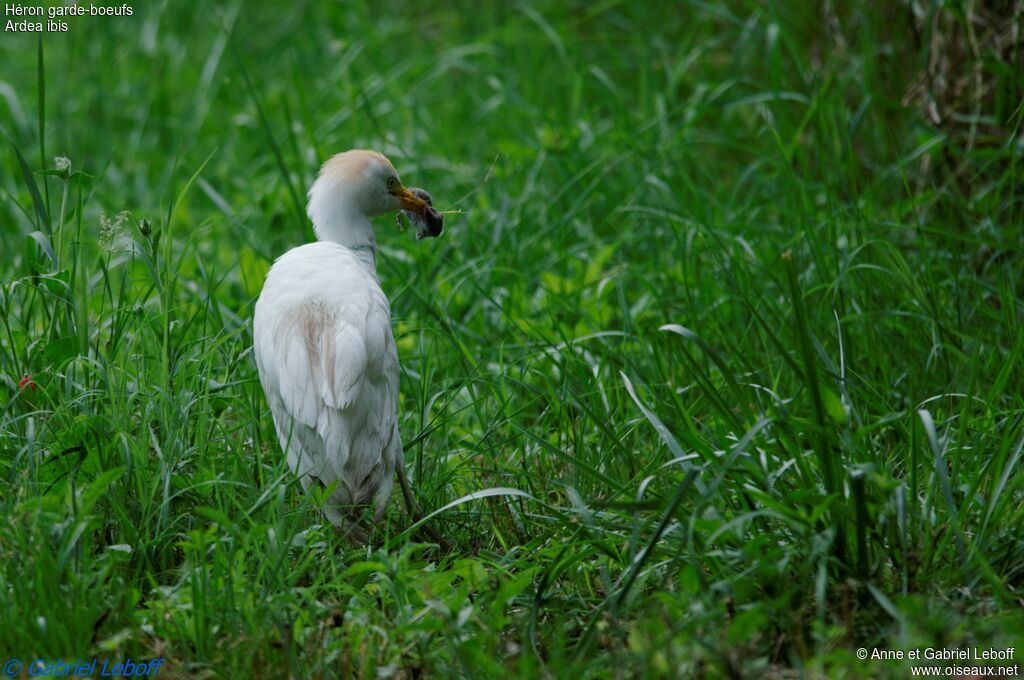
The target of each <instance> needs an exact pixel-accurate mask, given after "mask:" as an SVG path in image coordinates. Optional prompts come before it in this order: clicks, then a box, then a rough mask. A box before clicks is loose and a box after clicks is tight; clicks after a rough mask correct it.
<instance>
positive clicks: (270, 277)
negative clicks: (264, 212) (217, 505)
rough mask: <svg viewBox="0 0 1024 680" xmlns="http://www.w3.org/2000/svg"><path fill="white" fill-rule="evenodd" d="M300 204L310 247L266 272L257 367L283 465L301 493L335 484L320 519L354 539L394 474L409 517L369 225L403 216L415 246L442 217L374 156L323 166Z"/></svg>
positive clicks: (394, 375) (386, 312)
mask: <svg viewBox="0 0 1024 680" xmlns="http://www.w3.org/2000/svg"><path fill="white" fill-rule="evenodd" d="M308 196H309V204H308V206H307V209H306V210H307V212H308V214H309V218H310V220H312V222H313V229H314V231H315V232H316V236H317V239H318V242H317V243H309V244H306V245H303V246H299V247H297V248H293V249H292V250H289V251H288V252H287V253H285V254H284V255H282V256H281V257H280V258H278V259H277V261H276V262H275V263H274V265H273V267H271V269H270V271H269V272H268V273H267V278H266V282H265V283H264V284H263V291H262V292H261V293H260V297H259V300H257V301H256V311H255V317H254V319H253V340H254V342H253V345H254V351H255V354H256V366H257V368H258V370H259V375H260V382H261V383H262V384H263V391H264V392H265V393H266V395H267V402H268V403H269V405H270V412H271V413H272V414H273V417H274V425H275V427H276V428H277V436H278V440H279V441H280V443H281V448H282V449H283V450H284V451H285V453H286V456H287V461H288V466H289V467H290V468H291V470H292V471H293V472H294V473H295V474H296V475H297V476H298V478H299V480H300V481H301V483H302V487H303V489H306V490H308V489H309V488H310V486H312V485H319V486H324V487H330V486H331V485H335V484H336V486H335V487H334V489H333V491H332V492H331V495H330V497H329V498H328V500H327V503H326V507H325V514H326V515H327V518H328V519H329V520H330V521H331V522H332V523H333V524H335V525H337V526H340V527H345V528H346V529H347V530H348V531H349V532H350V533H351V534H352V535H353V536H355V537H356V538H357V540H364V539H363V536H362V530H361V529H360V528H359V527H358V524H357V523H356V522H355V517H356V514H357V513H358V511H359V509H360V508H362V507H366V506H372V507H373V509H374V521H376V520H378V519H379V518H380V516H381V515H382V514H383V512H384V508H385V507H386V505H387V502H388V498H389V496H390V495H391V487H392V484H393V481H394V475H395V471H396V469H397V471H398V473H399V475H400V479H401V481H402V484H403V491H405V493H406V502H407V504H410V508H409V510H410V512H413V509H412V505H411V503H412V500H411V495H410V494H409V492H408V485H407V482H406V481H405V476H404V467H403V463H404V458H403V454H402V439H401V435H400V434H399V432H398V372H399V368H398V353H397V350H396V348H395V340H394V336H393V335H392V333H391V308H390V305H389V304H388V299H387V296H386V295H385V294H384V291H383V290H381V287H380V280H379V279H378V277H377V263H376V257H377V241H376V239H375V237H374V233H373V227H372V226H371V224H370V217H373V216H375V215H380V214H383V213H387V212H396V211H399V210H405V211H408V212H407V214H409V215H410V217H411V218H412V220H413V221H414V222H416V223H417V224H418V226H419V229H418V232H417V236H418V237H419V238H422V237H423V236H437V235H438V234H440V232H441V227H442V217H441V215H440V213H438V212H437V211H436V210H435V209H434V208H433V207H432V206H431V204H430V196H429V194H427V193H426V192H424V191H422V190H410V189H407V188H406V187H405V186H403V185H402V182H401V181H400V180H399V178H398V173H397V172H395V168H394V166H393V165H392V164H391V162H390V161H389V160H388V159H387V158H385V157H384V156H383V155H381V154H379V153H377V152H375V151H364V150H354V151H347V152H345V153H341V154H338V155H336V156H334V157H333V158H331V159H330V160H329V161H327V162H326V163H325V164H324V165H323V167H322V168H321V169H320V174H319V176H318V177H317V179H316V181H315V182H314V183H313V186H312V187H311V188H310V190H309V195H308Z"/></svg>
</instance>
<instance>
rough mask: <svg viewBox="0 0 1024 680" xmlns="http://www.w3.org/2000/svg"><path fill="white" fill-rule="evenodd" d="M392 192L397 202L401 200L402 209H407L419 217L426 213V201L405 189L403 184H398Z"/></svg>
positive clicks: (427, 205)
mask: <svg viewBox="0 0 1024 680" xmlns="http://www.w3.org/2000/svg"><path fill="white" fill-rule="evenodd" d="M392 194H394V196H395V197H396V198H398V200H399V202H401V204H402V210H409V211H411V212H414V213H416V214H417V215H419V216H420V217H423V216H424V215H426V213H427V208H428V207H430V205H429V204H428V203H427V202H426V201H424V200H423V199H422V198H420V197H419V196H417V195H416V194H414V193H412V192H411V191H409V190H408V189H406V188H405V187H404V186H399V187H398V188H397V189H395V190H394V191H393V192H392Z"/></svg>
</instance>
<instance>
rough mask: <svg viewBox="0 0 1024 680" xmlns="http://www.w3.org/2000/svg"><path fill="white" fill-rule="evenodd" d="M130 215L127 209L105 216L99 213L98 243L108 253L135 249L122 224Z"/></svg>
mask: <svg viewBox="0 0 1024 680" xmlns="http://www.w3.org/2000/svg"><path fill="white" fill-rule="evenodd" d="M131 216H132V214H131V213H130V212H128V211H127V210H122V211H121V212H119V213H117V214H116V215H114V217H113V218H110V217H107V214H106V213H100V245H101V246H103V247H104V248H106V250H107V252H110V253H125V252H129V251H133V250H135V242H134V241H133V240H132V239H131V237H130V236H128V234H126V233H125V230H124V224H125V222H127V221H128V219H129V218H130V217H131Z"/></svg>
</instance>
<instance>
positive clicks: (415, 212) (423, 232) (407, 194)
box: [394, 187, 444, 239]
mask: <svg viewBox="0 0 1024 680" xmlns="http://www.w3.org/2000/svg"><path fill="white" fill-rule="evenodd" d="M394 193H395V197H397V198H398V201H399V202H400V203H401V205H402V212H403V213H405V216H406V217H408V218H409V222H411V223H412V224H413V225H414V226H415V227H416V238H418V239H422V238H425V237H428V236H430V237H437V236H440V235H441V232H442V231H443V230H444V215H442V214H441V213H439V212H438V211H437V209H436V208H435V207H434V202H433V200H431V198H430V194H429V193H427V191H426V190H425V189H419V188H417V187H413V188H411V189H407V188H405V187H399V188H398V190H397V191H395V192H394Z"/></svg>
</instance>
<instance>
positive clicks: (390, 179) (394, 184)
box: [388, 177, 398, 189]
mask: <svg viewBox="0 0 1024 680" xmlns="http://www.w3.org/2000/svg"><path fill="white" fill-rule="evenodd" d="M397 186H398V180H397V179H395V178H394V177H388V189H394V188H395V187H397Z"/></svg>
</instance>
